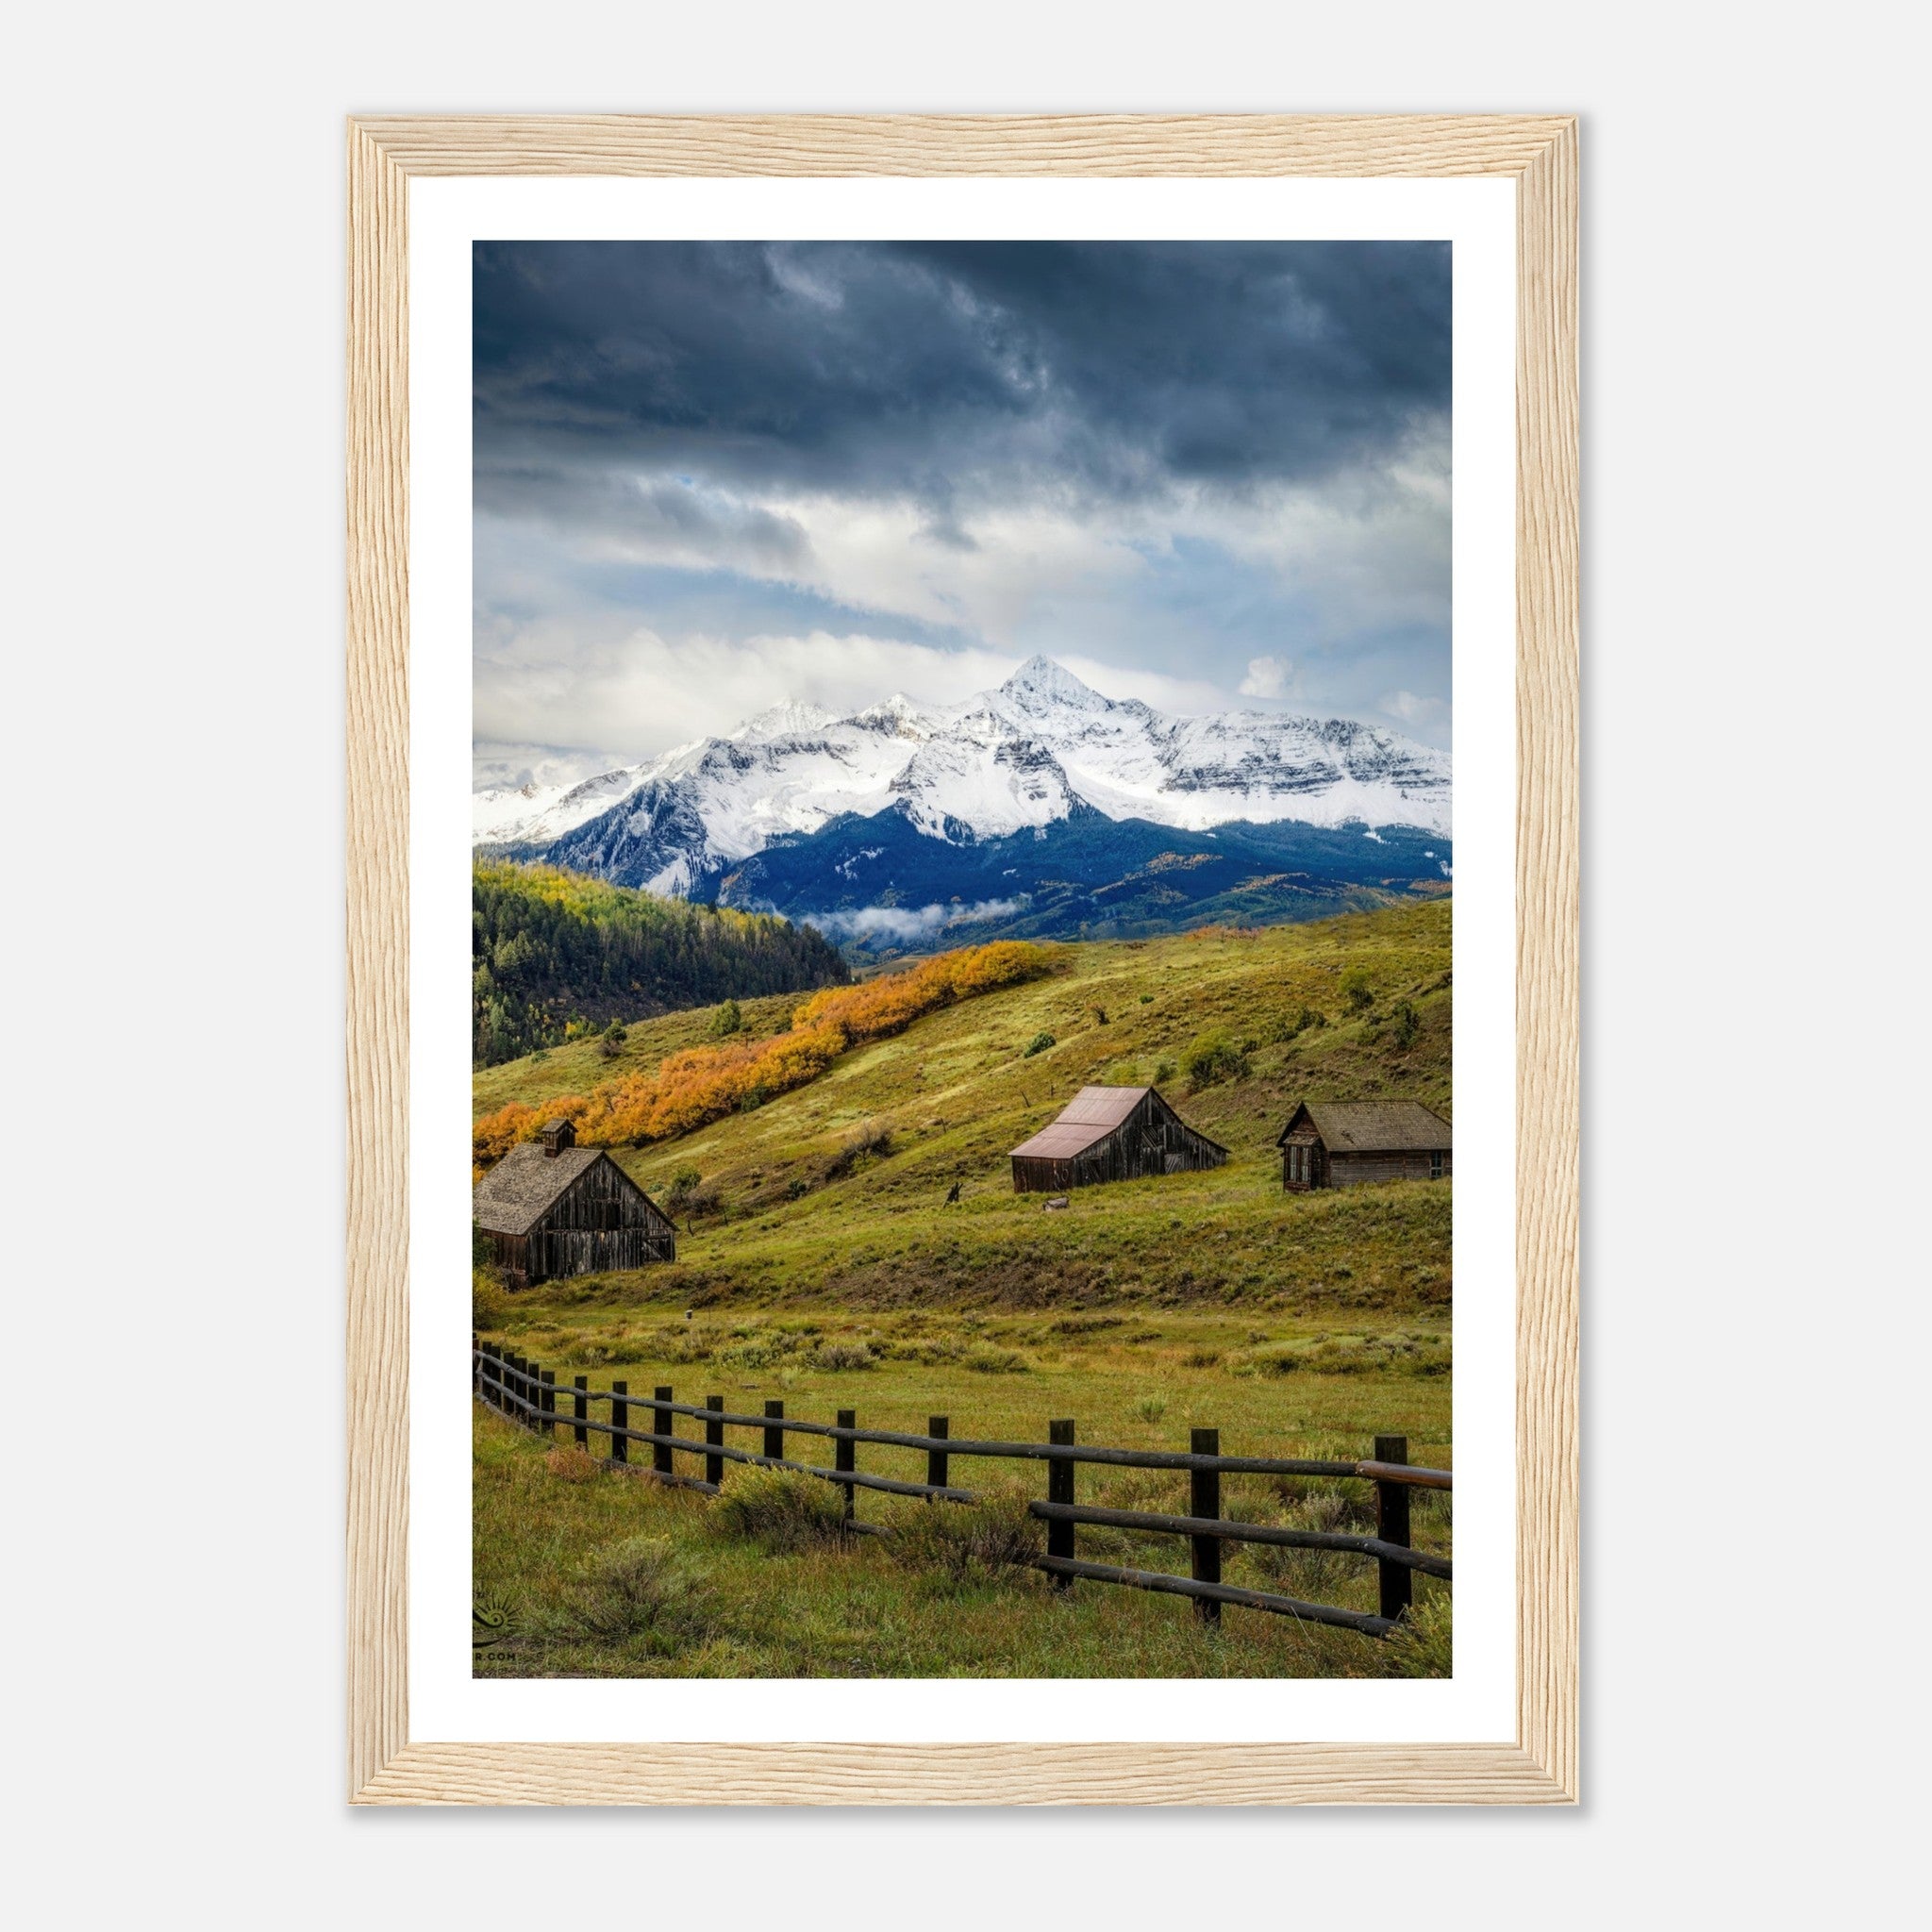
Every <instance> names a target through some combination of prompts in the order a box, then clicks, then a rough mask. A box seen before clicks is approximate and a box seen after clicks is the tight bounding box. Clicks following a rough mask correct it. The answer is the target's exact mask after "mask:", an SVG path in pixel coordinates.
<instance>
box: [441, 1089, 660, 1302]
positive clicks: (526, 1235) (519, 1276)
mask: <svg viewBox="0 0 1932 1932" xmlns="http://www.w3.org/2000/svg"><path fill="white" fill-rule="evenodd" d="M472 1211H473V1213H474V1216H475V1223H476V1225H477V1227H478V1228H480V1229H481V1230H482V1232H483V1233H484V1234H486V1235H488V1236H489V1237H490V1244H491V1251H492V1258H493V1259H494V1260H495V1262H496V1265H497V1266H498V1267H499V1268H501V1269H502V1270H503V1273H504V1277H505V1279H506V1280H507V1281H508V1283H509V1285H510V1286H511V1287H512V1288H528V1287H530V1286H531V1285H532V1284H533V1283H535V1282H539V1281H550V1280H554V1279H555V1278H556V1277H557V1276H558V1275H562V1274H595V1273H599V1272H601V1271H603V1270H605V1269H610V1268H642V1267H646V1266H648V1265H649V1264H650V1263H651V1262H653V1261H675V1260H676V1258H677V1230H676V1228H675V1226H674V1225H673V1224H672V1222H671V1220H670V1218H669V1217H668V1216H667V1215H666V1214H664V1213H663V1212H662V1210H661V1209H659V1208H658V1204H657V1203H656V1202H655V1201H653V1200H652V1199H651V1197H650V1195H648V1194H647V1193H645V1192H644V1191H643V1189H641V1187H639V1186H638V1184H637V1183H636V1182H635V1181H634V1180H632V1179H631V1177H630V1176H629V1175H628V1174H625V1171H624V1170H623V1169H622V1168H621V1167H619V1166H618V1164H617V1163H616V1161H614V1160H612V1159H611V1158H610V1156H609V1155H608V1153H606V1152H605V1150H604V1149H603V1148H601V1147H579V1146H578V1145H577V1144H576V1129H575V1127H573V1126H572V1125H571V1124H570V1123H569V1122H568V1121H552V1122H551V1123H550V1124H548V1125H547V1126H546V1127H545V1128H544V1129H543V1138H542V1139H541V1141H525V1142H523V1144H522V1145H520V1146H516V1147H512V1148H511V1149H510V1150H509V1152H508V1154H506V1155H505V1156H504V1157H503V1158H502V1159H501V1160H499V1161H498V1162H497V1163H496V1165H495V1166H494V1167H492V1168H491V1170H490V1172H489V1173H488V1174H485V1175H484V1176H483V1178H482V1179H481V1180H480V1181H478V1182H477V1183H476V1191H475V1205H474V1208H473V1210H472Z"/></svg>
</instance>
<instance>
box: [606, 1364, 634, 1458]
mask: <svg viewBox="0 0 1932 1932" xmlns="http://www.w3.org/2000/svg"><path fill="white" fill-rule="evenodd" d="M629 1393H630V1384H629V1383H628V1382H613V1383H611V1385H610V1459H611V1461H612V1462H628V1461H629V1460H630V1441H629V1440H628V1438H626V1437H624V1436H621V1435H619V1434H618V1431H619V1430H620V1429H627V1428H629V1427H630V1404H629V1403H627V1402H626V1401H625V1399H624V1398H625V1396H626V1395H628V1394H629Z"/></svg>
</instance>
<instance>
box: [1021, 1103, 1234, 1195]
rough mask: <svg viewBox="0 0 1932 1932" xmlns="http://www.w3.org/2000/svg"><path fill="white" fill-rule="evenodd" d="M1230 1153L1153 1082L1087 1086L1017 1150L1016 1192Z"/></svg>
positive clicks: (1208, 1162)
mask: <svg viewBox="0 0 1932 1932" xmlns="http://www.w3.org/2000/svg"><path fill="white" fill-rule="evenodd" d="M1226 1158H1227V1149H1226V1148H1225V1147H1224V1146H1222V1145H1221V1143H1220V1142H1219V1141H1210V1140H1209V1139H1208V1136H1207V1135H1206V1134H1199V1133H1196V1132H1195V1131H1194V1129H1193V1128H1192V1127H1191V1126H1189V1124H1187V1122H1186V1121H1184V1120H1182V1119H1181V1117H1180V1115H1179V1114H1177V1113H1176V1112H1174V1108H1171V1107H1170V1106H1168V1104H1167V1102H1166V1101H1164V1100H1163V1099H1161V1097H1160V1095H1159V1094H1158V1093H1157V1092H1156V1091H1155V1090H1154V1089H1153V1088H1152V1087H1083V1088H1081V1090H1080V1091H1079V1092H1078V1093H1076V1094H1075V1095H1074V1098H1073V1099H1072V1100H1071V1101H1069V1102H1068V1104H1067V1106H1066V1107H1065V1108H1064V1109H1063V1110H1062V1111H1061V1114H1060V1117H1059V1118H1058V1120H1057V1121H1055V1122H1054V1124H1052V1125H1051V1126H1048V1127H1042V1128H1041V1130H1040V1131H1039V1133H1037V1134H1035V1135H1034V1137H1033V1138H1032V1140H1030V1141H1023V1142H1022V1143H1021V1144H1020V1145H1019V1146H1018V1147H1015V1148H1014V1149H1013V1152H1012V1156H1011V1159H1012V1162H1013V1191H1014V1192H1015V1193H1016V1194H1057V1193H1058V1192H1060V1191H1062V1190H1063V1189H1066V1188H1088V1187H1091V1186H1093V1184H1094V1183H1095V1182H1096V1181H1134V1180H1144V1179H1146V1178H1147V1177H1148V1176H1149V1175H1152V1174H1187V1173H1191V1172H1192V1171H1193V1170H1195V1169H1197V1168H1203V1167H1219V1166H1220V1165H1221V1163H1222V1162H1223V1161H1224V1160H1225V1159H1226Z"/></svg>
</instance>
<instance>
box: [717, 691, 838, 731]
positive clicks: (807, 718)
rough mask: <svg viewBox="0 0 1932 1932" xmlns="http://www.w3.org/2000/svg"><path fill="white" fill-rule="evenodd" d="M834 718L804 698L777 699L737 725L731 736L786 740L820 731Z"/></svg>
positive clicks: (834, 719) (834, 716) (835, 713)
mask: <svg viewBox="0 0 1932 1932" xmlns="http://www.w3.org/2000/svg"><path fill="white" fill-rule="evenodd" d="M837 718H838V713H837V712H836V711H828V710H826V709H825V708H824V706H823V705H815V704H812V703H811V702H810V701H809V700H808V699H806V698H781V699H780V700H779V701H778V703H776V704H775V705H770V706H767V707H766V708H765V709H764V710H762V711H760V712H759V713H758V716H757V717H756V718H752V719H749V720H748V721H747V722H746V723H744V724H741V725H740V726H739V727H738V729H737V730H736V731H734V732H733V733H732V734H731V735H732V737H733V738H736V739H741V740H742V739H751V738H789V737H791V735H792V734H793V733H795V732H801V731H805V732H809V731H823V730H824V728H825V726H826V725H827V724H833V723H835V722H836V720H837Z"/></svg>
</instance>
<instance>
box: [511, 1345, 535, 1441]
mask: <svg viewBox="0 0 1932 1932" xmlns="http://www.w3.org/2000/svg"><path fill="white" fill-rule="evenodd" d="M510 1360H511V1361H512V1362H514V1363H515V1364H516V1373H515V1374H514V1375H513V1376H512V1377H511V1380H512V1381H513V1383H514V1384H515V1389H514V1391H513V1392H514V1396H515V1400H516V1420H517V1422H518V1423H519V1424H522V1426H523V1427H525V1428H526V1429H534V1428H535V1427H536V1426H537V1418H536V1416H535V1414H534V1413H533V1412H532V1410H531V1407H530V1363H529V1358H528V1357H526V1356H521V1355H513V1356H511V1357H510Z"/></svg>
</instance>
